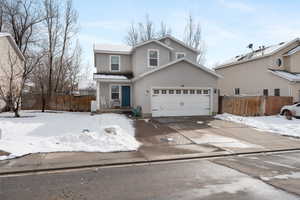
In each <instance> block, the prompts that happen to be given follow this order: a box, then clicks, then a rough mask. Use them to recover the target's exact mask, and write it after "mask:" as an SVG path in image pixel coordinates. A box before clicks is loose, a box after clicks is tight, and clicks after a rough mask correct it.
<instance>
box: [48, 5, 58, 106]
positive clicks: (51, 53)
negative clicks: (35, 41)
mask: <svg viewBox="0 0 300 200" xmlns="http://www.w3.org/2000/svg"><path fill="white" fill-rule="evenodd" d="M44 11H45V17H46V20H45V27H46V29H47V43H46V47H45V49H46V51H47V58H48V59H47V66H48V73H47V74H48V80H47V82H48V86H47V99H48V100H49V101H50V100H51V97H52V91H53V70H54V59H55V55H56V53H57V48H58V42H59V41H58V40H59V33H60V28H61V26H60V25H61V24H60V21H59V17H60V16H59V5H58V2H57V1H55V0H44Z"/></svg>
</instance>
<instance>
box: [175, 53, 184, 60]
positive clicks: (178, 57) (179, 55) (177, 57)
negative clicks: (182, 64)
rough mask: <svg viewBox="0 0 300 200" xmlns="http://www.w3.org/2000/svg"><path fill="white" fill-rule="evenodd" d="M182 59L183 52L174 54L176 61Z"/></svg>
mask: <svg viewBox="0 0 300 200" xmlns="http://www.w3.org/2000/svg"><path fill="white" fill-rule="evenodd" d="M184 57H185V53H183V52H178V53H176V59H180V58H184Z"/></svg>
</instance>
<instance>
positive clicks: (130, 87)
mask: <svg viewBox="0 0 300 200" xmlns="http://www.w3.org/2000/svg"><path fill="white" fill-rule="evenodd" d="M198 54H199V52H198V51H197V50H196V49H193V48H191V47H189V46H186V45H185V44H184V43H183V42H182V41H180V40H178V39H176V38H174V37H172V36H170V35H167V36H165V37H163V38H159V39H155V40H150V41H147V42H143V43H140V44H137V45H136V46H134V47H128V46H123V45H108V44H98V45H94V62H95V67H96V69H97V73H95V74H94V80H95V81H96V83H97V85H96V89H97V94H96V99H97V110H98V111H99V112H105V111H113V110H126V109H128V110H129V109H131V108H137V107H138V106H140V107H141V109H142V113H143V116H154V117H160V116H192V115H212V114H213V113H215V112H217V109H218V108H217V105H218V103H217V100H218V99H217V94H216V93H217V92H216V88H217V80H218V78H219V75H217V74H216V73H215V72H214V71H213V70H210V69H208V68H206V67H204V66H202V65H200V64H198V63H197V62H196V60H197V56H198Z"/></svg>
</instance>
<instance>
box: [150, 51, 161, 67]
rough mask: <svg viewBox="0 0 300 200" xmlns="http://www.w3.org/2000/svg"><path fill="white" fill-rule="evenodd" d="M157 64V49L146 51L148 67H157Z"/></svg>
mask: <svg viewBox="0 0 300 200" xmlns="http://www.w3.org/2000/svg"><path fill="white" fill-rule="evenodd" d="M158 63H159V51H158V50H157V49H149V50H148V67H157V66H158Z"/></svg>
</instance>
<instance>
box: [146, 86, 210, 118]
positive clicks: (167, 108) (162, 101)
mask: <svg viewBox="0 0 300 200" xmlns="http://www.w3.org/2000/svg"><path fill="white" fill-rule="evenodd" d="M159 90H160V91H161V90H165V89H159ZM175 90H178V88H177V89H176V88H174V91H175ZM210 99H211V96H210V95H204V94H183V91H181V94H168V93H167V94H162V93H161V92H159V93H158V94H153V95H152V100H151V104H152V115H153V116H154V117H159V116H193V115H209V114H210V110H211V109H210Z"/></svg>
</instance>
